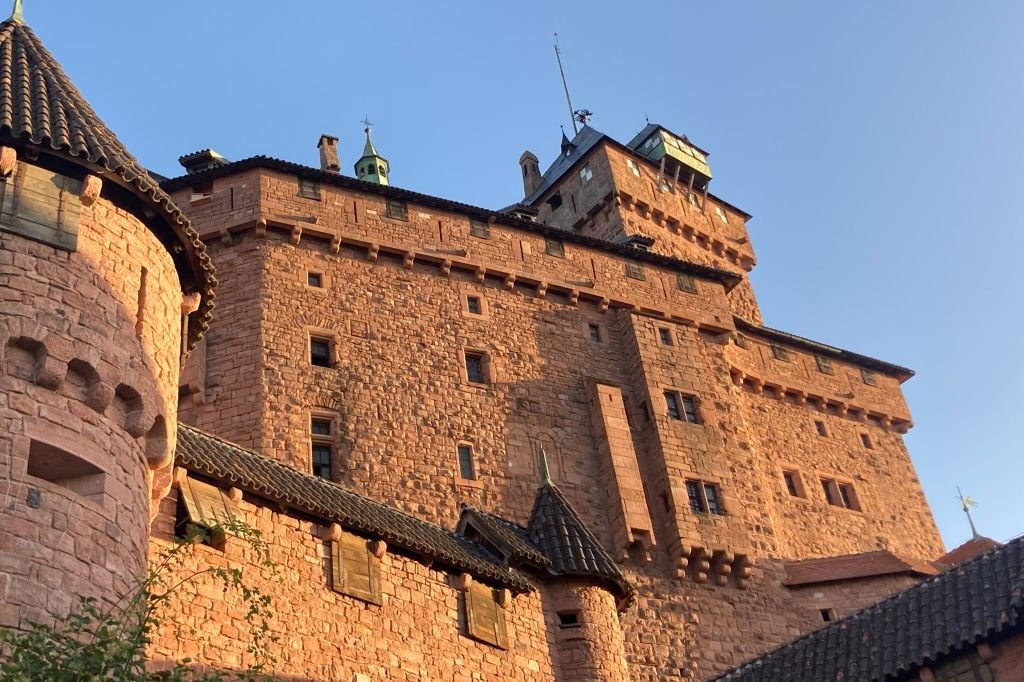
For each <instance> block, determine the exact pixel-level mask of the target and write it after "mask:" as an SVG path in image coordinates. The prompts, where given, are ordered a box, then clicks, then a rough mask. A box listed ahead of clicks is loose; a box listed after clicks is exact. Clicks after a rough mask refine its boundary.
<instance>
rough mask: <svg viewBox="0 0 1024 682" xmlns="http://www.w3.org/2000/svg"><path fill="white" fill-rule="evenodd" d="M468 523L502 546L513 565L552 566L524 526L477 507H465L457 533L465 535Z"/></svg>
mask: <svg viewBox="0 0 1024 682" xmlns="http://www.w3.org/2000/svg"><path fill="white" fill-rule="evenodd" d="M468 521H472V522H473V524H474V525H475V526H476V527H477V528H478V529H479V530H480V531H481V532H482V533H484V534H485V535H486V536H487V538H488V539H489V540H491V541H492V542H495V543H496V544H499V545H501V547H502V549H504V550H505V551H506V552H507V553H508V555H509V560H510V561H511V562H512V563H523V562H527V563H530V564H533V565H534V566H541V567H547V566H550V565H551V561H549V560H548V558H547V557H546V556H544V554H543V553H541V551H540V550H539V549H537V547H536V546H535V545H534V544H533V543H532V542H531V541H530V535H529V532H528V531H527V530H526V529H525V528H523V527H522V526H520V525H518V524H516V523H512V522H511V521H508V520H506V519H503V518H501V517H500V516H495V515H494V514H489V513H488V512H485V511H482V510H480V509H476V508H475V507H470V506H469V505H463V507H462V516H461V517H460V518H459V526H458V529H457V532H459V533H464V529H465V525H466V523H467V522H468Z"/></svg>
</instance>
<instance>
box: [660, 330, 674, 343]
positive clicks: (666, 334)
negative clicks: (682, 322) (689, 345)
mask: <svg viewBox="0 0 1024 682" xmlns="http://www.w3.org/2000/svg"><path fill="white" fill-rule="evenodd" d="M658 343H660V344H661V345H662V346H670V347H671V346H675V345H676V342H675V339H674V338H673V335H672V329H671V328H670V327H658Z"/></svg>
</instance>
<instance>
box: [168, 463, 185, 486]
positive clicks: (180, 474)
mask: <svg viewBox="0 0 1024 682" xmlns="http://www.w3.org/2000/svg"><path fill="white" fill-rule="evenodd" d="M187 480H188V470H187V469H185V468H184V467H174V471H172V472H171V483H172V484H174V485H176V486H181V485H184V483H185V481H187Z"/></svg>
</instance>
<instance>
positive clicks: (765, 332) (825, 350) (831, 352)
mask: <svg viewBox="0 0 1024 682" xmlns="http://www.w3.org/2000/svg"><path fill="white" fill-rule="evenodd" d="M733 321H734V322H735V323H736V328H737V329H739V330H740V331H747V332H751V333H754V334H759V335H761V336H765V337H767V338H769V339H773V340H775V341H780V342H782V343H788V344H790V345H792V346H796V347H797V348H803V349H804V350H807V351H810V352H811V353H818V354H820V355H827V356H830V357H834V358H836V359H837V360H845V361H846V362H849V363H851V364H854V365H858V366H861V367H867V368H868V369H874V370H877V371H879V372H882V373H883V374H892V375H894V376H896V377H898V378H899V379H900V380H901V381H905V380H907V379H909V378H910V377H912V376H914V370H912V369H907V368H906V367H900V366H899V365H894V364H892V363H889V362H885V361H884V360H877V359H875V358H872V357H868V356H867V355H861V354H860V353H854V352H853V351H848V350H843V349H842V348H836V347H835V346H829V345H827V344H824V343H821V342H819V341H813V340H811V339H806V338H804V337H802V336H797V335H796V334H790V333H789V332H784V331H780V330H778V329H772V328H771V327H762V326H761V325H758V324H754V323H753V322H751V321H750V320H747V319H744V318H742V317H740V316H739V315H733Z"/></svg>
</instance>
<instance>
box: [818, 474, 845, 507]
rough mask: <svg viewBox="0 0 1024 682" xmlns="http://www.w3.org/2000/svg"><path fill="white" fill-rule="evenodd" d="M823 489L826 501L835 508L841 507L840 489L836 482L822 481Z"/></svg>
mask: <svg viewBox="0 0 1024 682" xmlns="http://www.w3.org/2000/svg"><path fill="white" fill-rule="evenodd" d="M821 489H822V490H823V491H825V501H826V502H828V503H829V504H831V505H832V506H834V507H839V506H841V505H840V503H839V489H838V488H837V487H836V482H835V481H834V480H832V479H831V478H823V479H821Z"/></svg>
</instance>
